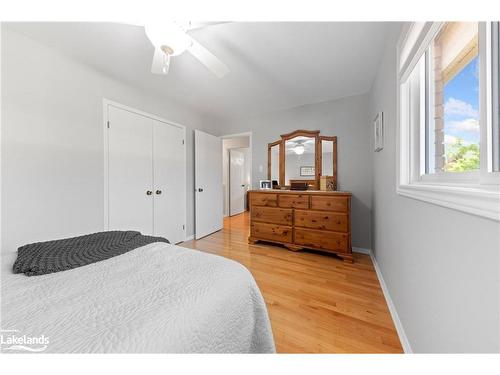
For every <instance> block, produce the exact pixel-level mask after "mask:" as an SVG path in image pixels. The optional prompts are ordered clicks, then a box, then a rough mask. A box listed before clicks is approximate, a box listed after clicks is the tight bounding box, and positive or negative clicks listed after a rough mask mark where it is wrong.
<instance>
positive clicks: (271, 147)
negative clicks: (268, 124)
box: [267, 141, 281, 184]
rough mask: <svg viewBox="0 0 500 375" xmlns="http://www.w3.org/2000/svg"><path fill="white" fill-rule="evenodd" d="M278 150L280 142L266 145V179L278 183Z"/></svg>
mask: <svg viewBox="0 0 500 375" xmlns="http://www.w3.org/2000/svg"><path fill="white" fill-rule="evenodd" d="M280 149H281V141H276V142H273V143H269V144H268V145H267V179H268V180H270V181H273V180H275V181H278V184H279V183H280Z"/></svg>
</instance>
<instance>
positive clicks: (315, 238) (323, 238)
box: [295, 228, 349, 253]
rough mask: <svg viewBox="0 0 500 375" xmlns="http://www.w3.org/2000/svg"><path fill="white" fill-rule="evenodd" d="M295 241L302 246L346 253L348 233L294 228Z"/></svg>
mask: <svg viewBox="0 0 500 375" xmlns="http://www.w3.org/2000/svg"><path fill="white" fill-rule="evenodd" d="M295 243H296V244H297V245H302V246H304V247H311V248H315V249H321V250H331V251H336V252H342V253H347V252H348V246H349V235H348V234H347V233H337V232H327V231H323V230H314V229H300V228H296V229H295Z"/></svg>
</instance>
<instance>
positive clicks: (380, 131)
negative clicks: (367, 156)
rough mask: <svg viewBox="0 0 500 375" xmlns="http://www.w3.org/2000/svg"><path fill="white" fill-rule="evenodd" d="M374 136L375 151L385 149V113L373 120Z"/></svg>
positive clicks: (378, 114)
mask: <svg viewBox="0 0 500 375" xmlns="http://www.w3.org/2000/svg"><path fill="white" fill-rule="evenodd" d="M373 134H374V139H375V146H374V151H375V152H379V151H382V149H383V148H384V113H383V112H379V113H377V115H376V116H375V119H374V120H373Z"/></svg>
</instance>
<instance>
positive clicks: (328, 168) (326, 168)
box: [321, 140, 333, 176]
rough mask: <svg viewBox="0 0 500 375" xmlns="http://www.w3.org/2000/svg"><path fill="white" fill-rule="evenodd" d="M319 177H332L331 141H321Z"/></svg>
mask: <svg viewBox="0 0 500 375" xmlns="http://www.w3.org/2000/svg"><path fill="white" fill-rule="evenodd" d="M321 175H322V176H333V141H327V140H322V141H321Z"/></svg>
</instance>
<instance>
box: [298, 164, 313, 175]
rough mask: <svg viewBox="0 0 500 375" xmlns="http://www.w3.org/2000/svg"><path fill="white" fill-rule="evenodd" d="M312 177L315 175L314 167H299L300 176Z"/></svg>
mask: <svg viewBox="0 0 500 375" xmlns="http://www.w3.org/2000/svg"><path fill="white" fill-rule="evenodd" d="M314 175H315V171H314V167H309V166H305V167H300V176H314Z"/></svg>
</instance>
